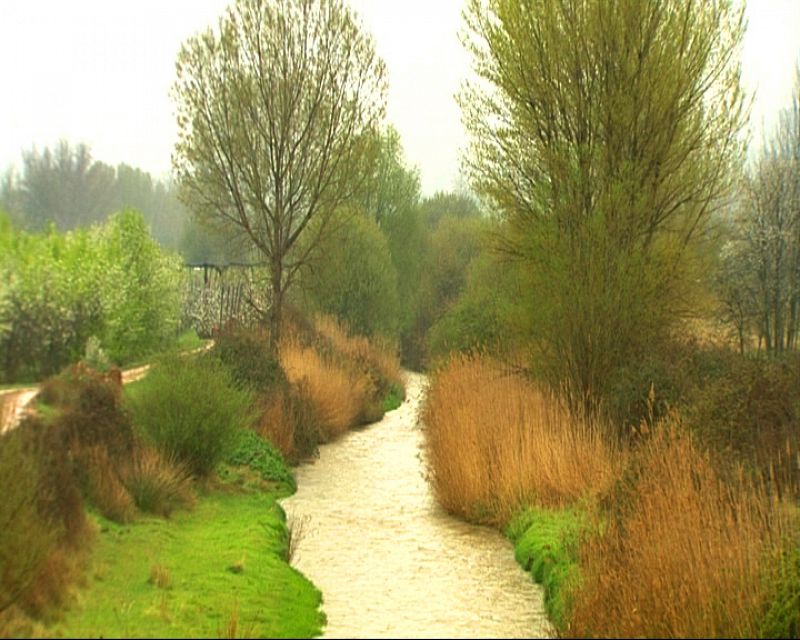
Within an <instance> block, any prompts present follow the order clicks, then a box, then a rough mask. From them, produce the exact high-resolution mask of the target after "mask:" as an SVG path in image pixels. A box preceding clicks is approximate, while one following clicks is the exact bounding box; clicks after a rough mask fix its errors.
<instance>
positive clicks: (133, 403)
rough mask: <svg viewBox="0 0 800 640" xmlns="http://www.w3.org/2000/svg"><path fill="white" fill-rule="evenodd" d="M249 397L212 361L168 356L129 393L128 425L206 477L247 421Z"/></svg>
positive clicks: (161, 450) (205, 358)
mask: <svg viewBox="0 0 800 640" xmlns="http://www.w3.org/2000/svg"><path fill="white" fill-rule="evenodd" d="M251 403H252V397H251V394H250V393H249V392H247V391H244V390H242V389H238V388H237V387H236V383H235V381H234V379H233V376H232V374H231V373H230V371H229V370H228V369H227V368H226V367H225V366H224V365H223V364H222V363H221V362H220V361H219V360H218V359H216V358H213V357H209V356H204V357H195V358H180V357H177V356H171V357H168V358H166V359H164V360H163V361H162V362H160V363H158V364H157V365H156V366H154V367H153V369H152V370H151V372H150V373H149V374H148V375H147V377H145V378H144V379H143V380H142V382H141V383H140V384H139V387H138V389H137V390H136V393H134V394H130V396H129V398H128V404H129V406H130V409H131V411H132V413H133V417H134V423H135V425H136V426H137V427H138V428H139V429H140V430H141V432H142V433H143V435H144V436H145V437H146V439H148V440H149V441H150V442H151V443H152V444H153V445H155V447H156V448H157V449H159V451H160V452H161V453H163V454H164V455H166V456H167V457H173V458H174V459H176V460H178V461H180V462H182V463H184V464H185V465H186V466H187V467H188V468H189V470H190V471H191V472H192V474H194V475H197V476H206V475H208V474H210V473H211V472H212V471H213V470H214V468H215V467H216V466H217V464H218V463H219V462H221V461H222V460H224V458H225V456H227V455H228V454H229V453H230V451H231V450H232V448H233V447H234V446H235V443H236V434H237V432H238V430H239V429H240V428H242V427H243V426H247V425H248V424H249V423H250V421H251V419H252V416H251V410H250V406H251Z"/></svg>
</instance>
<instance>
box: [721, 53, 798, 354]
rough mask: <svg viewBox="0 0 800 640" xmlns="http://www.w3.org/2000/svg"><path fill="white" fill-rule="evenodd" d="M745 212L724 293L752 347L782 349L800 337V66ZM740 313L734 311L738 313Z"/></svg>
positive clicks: (747, 183)
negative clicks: (752, 340)
mask: <svg viewBox="0 0 800 640" xmlns="http://www.w3.org/2000/svg"><path fill="white" fill-rule="evenodd" d="M743 184H744V188H743V190H742V192H743V193H742V198H741V201H740V203H739V215H738V216H737V219H736V220H735V223H736V224H735V227H734V233H733V234H732V236H733V237H732V240H731V241H730V242H729V245H728V252H727V254H726V255H725V256H724V258H726V259H727V264H725V262H723V269H722V271H721V274H720V275H721V277H720V287H719V289H720V294H721V298H722V302H723V304H724V305H725V306H726V310H727V311H728V312H729V313H728V317H727V318H726V319H728V320H729V321H732V322H733V324H734V326H735V327H736V328H737V330H739V331H740V336H741V339H740V345H741V348H742V349H743V348H744V345H745V343H746V342H747V341H746V340H745V339H744V338H745V337H749V335H750V334H751V332H753V331H755V333H756V335H758V338H759V346H760V347H761V346H763V347H764V348H765V349H766V350H767V351H768V352H774V353H780V352H782V351H786V350H790V349H796V348H797V347H798V334H800V69H798V71H797V76H796V80H795V87H794V91H793V94H792V101H791V104H790V105H789V107H788V108H786V109H784V110H783V111H782V112H781V117H780V120H779V123H778V126H777V128H776V129H775V131H774V132H773V133H772V134H771V136H770V138H769V139H768V141H767V142H766V143H765V144H764V145H763V147H762V149H761V151H760V153H759V156H758V157H757V158H756V160H755V162H754V163H753V164H752V166H751V167H749V170H748V171H747V173H746V175H745V179H744V181H743ZM731 309H734V310H736V312H737V313H735V314H733V316H731V314H730V310H731Z"/></svg>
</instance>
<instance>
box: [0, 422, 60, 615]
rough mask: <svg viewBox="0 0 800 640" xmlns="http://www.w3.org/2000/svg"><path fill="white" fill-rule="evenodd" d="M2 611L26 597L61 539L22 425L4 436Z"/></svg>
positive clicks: (0, 450) (0, 472)
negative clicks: (46, 508) (46, 510)
mask: <svg viewBox="0 0 800 640" xmlns="http://www.w3.org/2000/svg"><path fill="white" fill-rule="evenodd" d="M0 486H2V487H3V499H2V500H0V567H2V569H0V611H4V610H5V609H7V608H8V607H9V606H11V605H13V604H14V603H16V602H17V601H18V600H20V598H22V597H23V596H24V595H25V593H26V592H27V591H28V589H29V588H30V587H31V585H32V584H33V582H34V579H35V577H36V574H37V572H38V570H39V568H40V566H41V565H42V563H43V562H44V561H45V558H46V557H47V556H48V554H50V553H51V552H52V551H53V549H54V548H55V545H56V543H57V540H58V536H57V529H54V527H53V525H54V523H53V522H51V521H50V519H49V518H47V516H46V514H43V513H42V512H41V509H40V508H39V492H40V491H42V490H44V489H45V488H46V487H44V486H43V482H42V477H41V473H40V461H39V460H38V459H37V458H36V456H34V455H33V454H32V452H31V451H30V450H26V448H25V447H24V445H23V441H22V434H21V432H20V431H19V429H17V430H15V431H12V432H11V433H8V434H6V435H4V436H2V437H0Z"/></svg>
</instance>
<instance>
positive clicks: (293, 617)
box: [0, 321, 404, 637]
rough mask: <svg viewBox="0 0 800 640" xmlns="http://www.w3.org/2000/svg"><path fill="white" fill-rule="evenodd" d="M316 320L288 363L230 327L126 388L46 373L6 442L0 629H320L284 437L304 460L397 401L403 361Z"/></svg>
mask: <svg viewBox="0 0 800 640" xmlns="http://www.w3.org/2000/svg"><path fill="white" fill-rule="evenodd" d="M320 326H322V328H323V329H326V330H327V334H324V333H322V332H320V333H319V334H313V333H310V332H309V333H308V334H305V336H301V337H295V338H294V340H295V342H293V343H289V344H287V345H285V351H284V353H285V354H287V356H286V360H283V361H281V362H278V361H276V360H275V358H274V356H273V355H272V354H271V353H270V351H269V349H268V344H267V342H266V341H265V335H264V334H263V333H261V332H259V331H250V330H245V329H241V330H240V329H234V330H233V331H232V332H231V333H226V334H221V335H220V336H218V338H217V341H216V342H215V345H214V348H213V349H212V350H211V351H210V352H209V353H202V354H199V353H198V354H190V355H188V356H186V357H177V356H174V357H171V358H166V359H164V360H163V361H160V362H158V363H157V364H156V365H155V366H154V367H153V368H152V370H151V371H149V372H148V375H146V376H144V377H142V378H141V379H140V380H138V381H137V382H135V383H133V384H126V385H124V387H123V386H122V385H121V382H123V381H122V380H120V376H119V375H102V374H98V373H97V372H95V371H93V370H91V369H89V368H88V367H86V366H85V365H76V366H74V367H71V368H70V369H69V370H67V371H65V372H63V373H62V374H61V375H59V376H58V377H56V378H53V379H50V380H48V381H46V382H45V383H43V384H42V386H41V394H40V396H39V398H38V400H37V407H38V408H39V411H38V414H37V415H29V416H26V417H25V418H24V422H23V424H21V425H20V426H19V428H16V429H13V430H11V431H9V432H8V433H7V434H5V435H4V436H3V439H4V440H3V443H4V444H7V445H8V446H6V447H4V448H3V449H0V453H2V454H3V455H2V457H0V479H5V480H7V482H8V483H10V484H9V485H8V486H14V487H15V489H16V491H15V493H14V494H13V495H12V496H9V499H8V500H6V502H5V503H0V524H2V523H6V526H4V527H3V528H2V529H0V543H2V544H0V559H1V560H3V561H4V562H3V565H4V569H6V571H5V573H4V578H5V577H6V576H10V577H11V579H5V580H4V582H3V583H2V584H0V636H2V637H7V636H12V637H17V636H19V637H22V636H75V637H98V636H102V637H128V636H131V635H135V636H139V637H196V636H209V635H210V636H219V635H223V636H227V635H237V634H238V635H254V634H257V635H263V636H267V637H313V636H315V635H319V633H320V632H321V627H322V624H323V623H324V620H325V618H324V614H323V613H322V611H321V609H320V604H321V595H320V592H319V590H318V589H317V588H316V587H315V586H314V585H313V584H312V583H311V582H310V581H309V580H307V579H306V578H304V577H303V576H302V574H300V573H299V572H298V571H297V570H295V569H294V568H292V567H291V553H292V548H293V545H294V543H296V541H297V536H298V535H300V529H294V528H293V527H292V521H291V519H290V521H289V522H288V523H287V521H286V518H285V515H284V514H283V511H282V509H281V507H280V506H279V504H278V500H279V499H280V498H283V497H285V496H286V495H288V494H290V493H291V492H293V491H294V490H295V489H296V486H297V485H296V482H295V479H294V475H293V472H292V471H291V470H290V468H289V467H288V466H287V463H286V461H287V459H288V458H287V456H286V454H283V455H282V450H281V446H282V447H285V448H286V450H287V451H288V452H289V454H290V455H291V456H292V460H294V461H303V460H305V459H307V458H308V457H309V456H313V454H314V451H315V450H316V448H317V446H318V443H319V442H320V441H321V440H322V441H329V440H333V439H335V438H336V437H339V436H340V435H341V434H343V433H346V432H347V430H348V429H349V428H351V427H354V426H358V425H360V424H362V423H363V422H364V421H365V420H366V418H367V417H368V416H376V417H377V418H380V417H381V416H382V415H383V410H384V407H388V406H391V405H394V404H396V403H397V402H398V401H399V400H400V399H401V398H402V397H403V395H404V392H403V389H402V386H401V385H399V384H395V378H394V376H393V373H392V372H393V371H394V369H397V371H398V374H397V375H398V376H399V364H397V362H396V356H393V355H392V354H391V352H389V353H384V352H383V351H381V350H380V349H379V348H378V347H374V346H373V345H371V344H370V343H369V342H367V341H366V340H363V339H360V338H350V337H348V336H346V335H344V333H342V334H341V335H339V333H336V332H337V331H339V330H338V327H336V326H335V325H331V326H325V324H324V321H320ZM302 339H305V341H301V340H302ZM290 365H291V366H290ZM330 372H333V373H335V374H337V375H338V379H337V380H336V382H337V383H338V384H337V386H335V387H334V386H331V385H327V386H326V381H327V380H328V378H326V374H328V373H330ZM384 372H388V374H391V375H392V377H389V375H384ZM139 373H141V371H140V372H139ZM348 385H349V386H348ZM342 390H344V391H348V392H349V394H350V395H349V396H348V397H344V396H343V395H342ZM334 392H336V393H338V394H339V395H338V398H337V397H336V393H334ZM336 399H338V400H339V401H343V400H347V401H348V402H347V404H348V410H347V411H346V412H340V411H337V405H336V404H335V402H334V400H336ZM12 449H13V450H12ZM65 454H67V455H65ZM20 467H23V468H24V469H25V470H26V473H25V474H22V475H23V477H22V478H19V477H18V476H20V473H19V470H20ZM12 479H16V480H17V482H16V484H13V483H12ZM20 513H21V514H22V516H24V517H18V516H19V514H20ZM15 514H16V515H15ZM76 587H77V588H76Z"/></svg>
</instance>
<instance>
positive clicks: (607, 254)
mask: <svg viewBox="0 0 800 640" xmlns="http://www.w3.org/2000/svg"><path fill="white" fill-rule="evenodd" d="M467 21H468V35H467V38H466V44H467V46H468V47H469V48H470V50H471V51H472V53H473V56H474V61H475V69H476V71H477V74H478V76H479V79H480V80H479V81H478V82H475V83H472V84H471V85H469V86H468V87H467V88H466V90H465V92H464V93H463V94H462V96H461V104H462V108H463V111H464V117H465V122H466V125H467V128H468V130H469V131H470V132H471V134H472V138H473V142H472V147H471V153H470V155H469V158H468V161H467V164H468V169H469V171H470V174H471V178H472V182H473V185H474V187H475V189H476V191H477V192H478V193H479V194H480V195H482V196H484V197H486V198H487V199H488V201H489V203H490V204H491V205H492V207H493V208H494V209H496V210H497V211H498V212H500V214H501V215H502V217H503V218H504V219H505V220H506V221H507V223H508V224H507V225H505V227H504V228H507V229H508V233H507V234H506V235H505V237H504V239H503V243H502V245H501V246H502V248H503V249H504V250H505V251H506V252H507V253H509V254H511V255H514V256H516V257H518V258H519V259H521V260H523V261H524V262H525V264H526V265H528V268H527V272H528V276H529V279H530V283H529V291H530V295H531V296H532V297H534V298H535V300H536V305H535V313H534V316H533V317H532V318H531V326H532V330H533V331H534V335H533V336H532V337H533V341H532V344H533V345H534V346H535V348H536V358H535V359H534V360H533V361H534V362H536V363H541V365H542V366H544V367H545V370H544V373H545V374H547V375H549V377H550V379H551V380H552V382H553V383H554V384H558V385H564V384H565V383H566V386H567V388H568V390H569V393H570V397H571V398H572V400H573V401H575V402H576V403H580V404H582V405H583V406H584V407H588V408H590V409H593V408H595V407H596V406H597V402H598V401H599V400H600V399H601V398H602V396H603V394H604V392H605V390H606V389H607V384H608V380H609V378H610V377H611V376H613V374H614V372H615V371H616V370H618V369H619V368H620V367H622V366H624V365H625V364H626V363H627V362H630V361H631V360H632V359H635V358H636V357H637V356H638V355H639V354H641V352H642V351H643V350H644V349H648V348H651V347H652V343H653V342H654V341H655V340H657V339H658V338H659V336H662V335H663V334H664V332H665V331H667V330H669V328H670V325H671V324H672V323H673V320H674V319H675V317H676V312H677V311H678V310H680V309H681V308H683V307H685V302H684V297H685V295H686V287H687V286H688V285H689V284H691V283H692V282H693V281H694V280H695V279H696V274H694V273H692V272H691V269H690V267H691V265H692V261H691V260H690V258H691V256H692V249H693V244H694V243H695V242H696V241H697V240H698V239H702V238H703V235H704V231H705V222H706V221H707V220H708V219H709V217H710V216H711V214H712V212H713V211H714V210H715V209H716V208H717V207H718V206H719V205H720V204H721V203H722V202H723V200H724V197H725V195H726V193H727V188H728V186H729V185H728V182H729V176H730V175H732V172H730V171H729V169H730V167H731V166H732V165H733V164H735V163H737V162H738V161H739V158H740V156H741V144H740V142H739V133H740V130H741V129H742V127H743V124H744V121H745V113H744V109H743V106H742V105H743V100H742V92H741V90H740V86H739V65H738V62H737V60H736V55H735V54H736V51H737V47H738V46H739V43H740V41H741V38H742V34H743V19H742V11H741V10H737V9H735V8H734V7H733V2H732V0H713V1H710V2H685V1H684V0H660V1H658V2H642V1H641V0H526V1H523V2H520V1H519V0H470V2H469V5H468V10H467Z"/></svg>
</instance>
